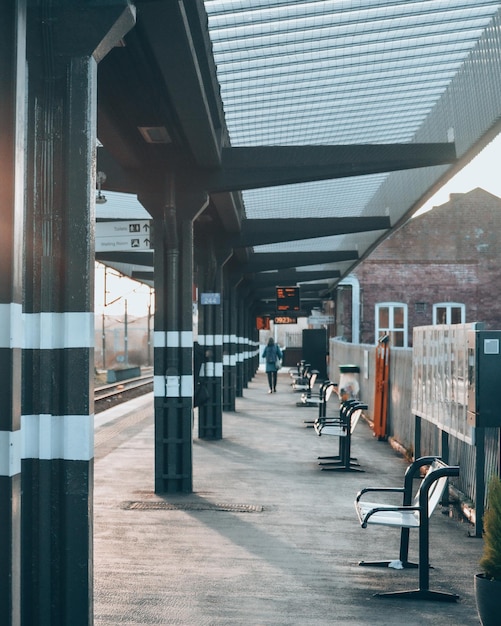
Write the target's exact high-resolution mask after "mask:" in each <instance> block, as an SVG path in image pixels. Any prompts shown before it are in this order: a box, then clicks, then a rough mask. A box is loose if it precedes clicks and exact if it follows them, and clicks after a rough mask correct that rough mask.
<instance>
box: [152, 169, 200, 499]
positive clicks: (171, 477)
mask: <svg viewBox="0 0 501 626" xmlns="http://www.w3.org/2000/svg"><path fill="white" fill-rule="evenodd" d="M174 182H175V181H174V177H173V176H171V177H170V178H168V180H167V184H166V187H167V191H166V198H165V202H164V204H163V207H162V210H161V211H159V212H158V211H156V212H153V214H154V215H155V216H156V217H155V221H154V236H155V303H156V311H155V352H154V398H155V492H156V493H190V492H191V491H192V490H193V458H192V454H193V449H192V447H193V446H192V440H193V220H194V219H195V217H196V215H197V213H198V212H200V211H202V210H203V209H204V208H205V206H206V204H207V197H206V196H205V195H203V197H201V196H198V197H191V196H187V195H183V194H181V195H179V194H176V192H175V187H174ZM145 206H146V205H145Z"/></svg>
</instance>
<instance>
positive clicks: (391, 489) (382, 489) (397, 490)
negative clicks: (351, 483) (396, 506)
mask: <svg viewBox="0 0 501 626" xmlns="http://www.w3.org/2000/svg"><path fill="white" fill-rule="evenodd" d="M374 491H378V492H385V491H386V492H387V493H388V492H392V493H403V492H404V488H403V487H366V488H365V489H361V490H360V491H359V492H358V493H357V498H356V500H355V502H359V501H360V498H361V497H362V496H363V495H364V493H370V492H374Z"/></svg>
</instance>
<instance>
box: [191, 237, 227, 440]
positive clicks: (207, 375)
mask: <svg viewBox="0 0 501 626" xmlns="http://www.w3.org/2000/svg"><path fill="white" fill-rule="evenodd" d="M205 235H206V236H205V238H204V239H205V242H204V245H203V248H202V249H200V250H198V251H197V252H198V255H197V256H198V257H199V271H198V277H199V290H201V293H205V294H206V296H208V301H207V302H205V300H204V302H199V318H198V319H199V324H198V342H199V343H200V345H201V346H202V347H203V349H204V350H205V354H206V362H205V364H204V366H203V380H204V383H205V385H206V387H207V390H208V392H209V400H208V402H206V403H205V404H203V405H202V406H200V407H199V408H198V436H199V437H200V439H222V437H223V406H222V404H223V403H222V400H223V301H224V294H223V271H222V260H223V261H224V260H225V259H222V258H221V257H222V256H223V257H224V252H222V251H223V250H224V244H223V243H222V242H219V241H218V240H217V236H216V234H215V233H214V232H212V233H209V232H207V230H206V231H205ZM199 300H200V298H199Z"/></svg>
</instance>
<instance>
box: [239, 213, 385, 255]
mask: <svg viewBox="0 0 501 626" xmlns="http://www.w3.org/2000/svg"><path fill="white" fill-rule="evenodd" d="M388 228H391V222H390V218H389V217H386V216H375V217H310V218H306V217H305V218H303V217H299V218H289V219H273V220H271V219H256V220H244V221H243V222H242V232H241V233H240V235H239V236H238V237H237V238H236V239H235V240H234V241H233V242H232V245H233V246H234V247H243V248H246V247H252V246H259V245H266V244H270V243H281V242H284V241H299V240H301V239H315V238H317V237H327V236H332V235H346V234H348V233H361V232H367V231H373V230H387V229H388Z"/></svg>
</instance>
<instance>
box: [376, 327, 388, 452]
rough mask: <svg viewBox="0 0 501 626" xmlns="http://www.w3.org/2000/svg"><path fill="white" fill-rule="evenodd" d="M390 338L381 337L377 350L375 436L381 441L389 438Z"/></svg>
mask: <svg viewBox="0 0 501 626" xmlns="http://www.w3.org/2000/svg"><path fill="white" fill-rule="evenodd" d="M389 339H390V338H389V336H388V335H385V336H384V337H381V339H380V340H379V343H378V345H377V348H376V391H375V394H374V436H375V437H377V438H378V439H379V441H384V440H386V438H387V437H388V435H387V432H386V424H387V417H388V387H389V377H390V344H389Z"/></svg>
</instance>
